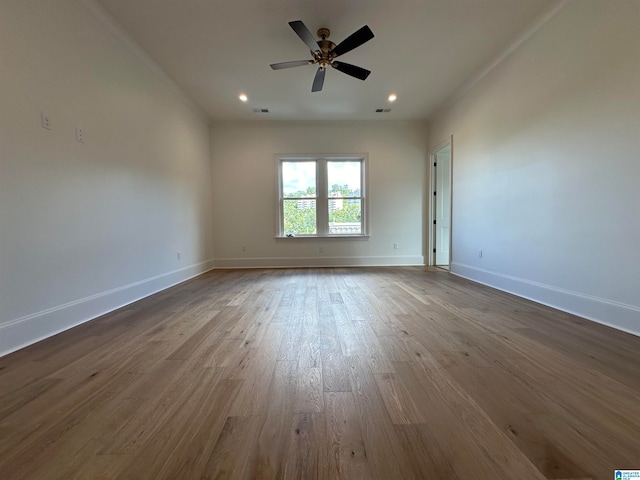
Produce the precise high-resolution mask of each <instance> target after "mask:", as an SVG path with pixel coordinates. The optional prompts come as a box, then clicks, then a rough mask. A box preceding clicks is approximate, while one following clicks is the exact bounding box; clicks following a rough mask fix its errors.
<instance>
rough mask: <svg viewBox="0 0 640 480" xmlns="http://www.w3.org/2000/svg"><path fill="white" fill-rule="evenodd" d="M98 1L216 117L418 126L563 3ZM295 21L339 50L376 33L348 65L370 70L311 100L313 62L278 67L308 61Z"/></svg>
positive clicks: (337, 78)
mask: <svg viewBox="0 0 640 480" xmlns="http://www.w3.org/2000/svg"><path fill="white" fill-rule="evenodd" d="M97 1H98V3H99V4H100V5H101V6H102V8H103V9H105V10H106V11H107V13H108V14H109V15H110V16H112V17H113V18H114V19H115V20H116V22H118V23H119V24H120V25H121V26H122V27H123V29H124V30H125V31H126V32H127V33H128V34H129V36H130V37H132V38H133V40H134V41H135V42H137V43H138V44H139V45H140V46H141V47H142V48H143V49H144V50H145V51H146V53H148V54H149V55H150V56H151V58H153V59H154V60H155V61H156V62H157V63H158V64H159V65H160V67H161V68H162V69H163V70H164V71H165V72H166V73H167V74H168V75H169V76H170V77H171V78H172V79H173V80H174V81H175V82H176V83H177V84H178V85H179V86H180V87H181V89H182V90H183V91H184V92H185V93H186V94H187V96H189V97H190V98H191V99H192V100H193V101H194V102H195V103H196V104H198V105H199V106H200V107H201V108H202V109H203V110H204V111H205V112H206V113H207V114H208V115H210V117H211V118H212V119H213V120H256V119H265V120H367V119H393V120H417V119H426V118H427V117H428V116H429V115H430V114H431V113H432V112H433V111H434V109H435V108H437V107H438V106H439V105H440V104H442V102H443V101H445V100H446V99H447V98H448V97H449V96H450V95H452V94H453V93H454V92H455V91H456V90H457V89H459V88H460V87H461V86H462V85H463V84H464V83H465V82H466V81H468V80H469V79H470V78H471V77H472V76H473V75H474V74H476V73H477V72H479V71H480V70H482V68H483V67H485V66H486V65H487V64H488V63H489V62H490V61H491V60H492V59H493V58H495V57H496V56H497V55H498V54H499V53H500V52H501V51H502V50H503V49H504V48H505V47H507V46H508V44H509V43H510V42H511V41H512V40H513V39H514V38H515V37H517V36H518V34H519V33H520V32H521V31H522V30H523V29H525V28H526V27H527V26H528V25H530V24H531V22H533V21H534V19H535V18H536V17H537V16H539V15H540V14H542V13H543V12H544V11H545V10H546V9H547V8H548V7H549V5H550V4H551V3H553V2H555V1H557V0H396V1H392V0H324V1H319V0H316V1H308V0H97ZM291 20H302V21H303V22H304V23H305V24H306V25H307V27H308V28H309V30H311V32H312V33H314V34H315V33H316V31H317V29H318V28H320V27H327V28H329V29H330V30H331V37H330V39H331V40H332V41H334V42H335V43H339V42H340V41H342V40H343V39H344V38H345V37H347V36H349V35H350V34H351V33H353V32H354V31H355V30H357V29H359V28H360V27H362V26H363V25H369V27H370V28H371V29H372V30H373V33H374V34H375V38H374V39H372V40H371V41H369V42H368V43H366V44H364V45H362V46H361V47H359V48H357V49H355V50H353V51H351V52H349V53H347V54H345V55H344V56H343V57H340V59H341V60H344V61H345V62H347V63H352V64H355V65H358V66H361V67H364V68H367V69H368V70H371V71H372V74H371V75H370V76H369V78H368V79H367V80H366V81H364V82H362V81H360V80H357V79H354V78H352V77H349V76H347V75H345V74H343V73H340V72H338V71H337V70H333V69H330V70H329V71H327V75H326V79H325V84H324V90H323V91H322V92H317V93H311V83H312V80H313V76H314V74H315V69H316V67H315V66H303V67H297V68H292V69H287V70H280V71H273V70H271V68H270V67H269V64H271V63H277V62H284V61H290V60H304V59H306V58H310V54H309V50H308V49H307V47H306V46H305V45H304V43H303V42H302V41H301V40H300V39H299V38H298V37H297V36H296V34H295V33H294V32H293V30H291V28H290V27H289V25H287V22H288V21H291ZM392 92H393V93H396V94H397V95H398V100H397V101H396V102H395V103H394V104H389V103H388V102H387V97H388V96H389V94H390V93H392ZM240 93H246V94H247V95H248V97H249V101H248V102H247V103H242V102H240V101H239V100H238V95H239V94H240ZM256 107H258V108H268V109H269V111H270V113H268V114H256V113H253V108H256ZM389 107H390V108H392V111H391V112H390V113H375V109H376V108H389Z"/></svg>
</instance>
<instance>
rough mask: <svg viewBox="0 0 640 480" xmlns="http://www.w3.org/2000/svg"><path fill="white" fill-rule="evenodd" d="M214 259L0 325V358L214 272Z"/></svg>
mask: <svg viewBox="0 0 640 480" xmlns="http://www.w3.org/2000/svg"><path fill="white" fill-rule="evenodd" d="M213 265H214V263H213V260H207V261H205V262H201V263H198V264H196V265H191V266H189V267H185V268H181V269H179V270H174V271H171V272H167V273H163V274H161V275H156V276H155V277H151V278H147V279H144V280H140V281H139V282H134V283H130V284H128V285H124V286H121V287H117V288H114V289H112V290H108V291H106V292H101V293H98V294H95V295H91V296H89V297H85V298H81V299H78V300H74V301H72V302H69V303H65V304H64V305H58V306H56V307H53V308H48V309H47V310H43V311H41V312H36V313H33V314H29V315H25V316H23V317H20V318H16V319H14V320H9V321H8V322H5V323H3V324H1V325H0V357H1V356H3V355H7V354H8V353H11V352H14V351H16V350H19V349H21V348H24V347H26V346H28V345H31V344H33V343H36V342H39V341H40V340H44V339H45V338H48V337H51V336H53V335H56V334H58V333H60V332H63V331H65V330H68V329H69V328H72V327H75V326H76V325H80V324H81V323H84V322H87V321H89V320H92V319H94V318H97V317H99V316H101V315H104V314H105V313H109V312H112V311H113V310H116V309H118V308H121V307H124V306H125V305H129V304H130V303H133V302H135V301H137V300H140V299H142V298H144V297H148V296H149V295H153V294H154V293H157V292H159V291H161V290H164V289H166V288H169V287H172V286H173V285H176V284H178V283H181V282H184V281H185V280H189V279H190V278H193V277H196V276H198V275H200V274H202V273H204V272H206V271H208V270H211V269H213Z"/></svg>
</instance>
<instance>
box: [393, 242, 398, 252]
mask: <svg viewBox="0 0 640 480" xmlns="http://www.w3.org/2000/svg"><path fill="white" fill-rule="evenodd" d="M393 249H394V250H397V249H398V242H393Z"/></svg>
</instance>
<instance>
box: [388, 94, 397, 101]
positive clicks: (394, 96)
mask: <svg viewBox="0 0 640 480" xmlns="http://www.w3.org/2000/svg"><path fill="white" fill-rule="evenodd" d="M396 98H398V97H397V96H396V94H395V93H392V94H391V95H389V101H390V102H395V101H396Z"/></svg>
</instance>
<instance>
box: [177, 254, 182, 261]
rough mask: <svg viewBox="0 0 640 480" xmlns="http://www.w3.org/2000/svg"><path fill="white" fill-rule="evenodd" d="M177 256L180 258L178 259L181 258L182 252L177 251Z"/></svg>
mask: <svg viewBox="0 0 640 480" xmlns="http://www.w3.org/2000/svg"><path fill="white" fill-rule="evenodd" d="M176 257H177V258H178V260H180V259H181V258H182V252H177V253H176Z"/></svg>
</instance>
